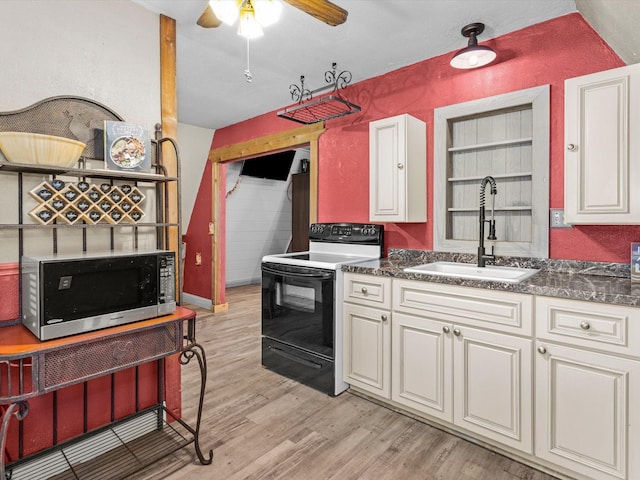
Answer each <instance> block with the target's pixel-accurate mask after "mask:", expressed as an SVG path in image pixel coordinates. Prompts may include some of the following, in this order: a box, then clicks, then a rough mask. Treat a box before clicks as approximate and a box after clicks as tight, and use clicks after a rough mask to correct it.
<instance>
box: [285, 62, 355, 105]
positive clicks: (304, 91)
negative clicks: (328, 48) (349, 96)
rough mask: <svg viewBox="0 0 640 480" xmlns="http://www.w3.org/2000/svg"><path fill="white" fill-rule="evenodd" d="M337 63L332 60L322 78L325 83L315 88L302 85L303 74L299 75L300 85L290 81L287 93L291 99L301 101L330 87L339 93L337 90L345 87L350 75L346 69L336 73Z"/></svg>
mask: <svg viewBox="0 0 640 480" xmlns="http://www.w3.org/2000/svg"><path fill="white" fill-rule="evenodd" d="M337 68H338V64H337V63H335V62H333V63H332V64H331V70H327V71H326V72H324V80H325V83H326V84H327V85H325V86H324V87H320V88H317V89H315V90H309V89H308V88H305V86H304V75H301V76H300V85H297V84H295V83H292V84H291V85H289V93H290V94H291V99H292V100H293V101H294V102H298V103H302V102H304V101H307V100H311V99H312V98H313V95H314V94H316V93H320V92H325V91H328V90H330V89H332V90H333V91H334V92H337V93H338V95H339V90H341V89H343V88H346V87H347V85H349V84H350V83H351V79H352V75H351V72H350V71H348V70H342V71H341V72H339V73H338V70H337Z"/></svg>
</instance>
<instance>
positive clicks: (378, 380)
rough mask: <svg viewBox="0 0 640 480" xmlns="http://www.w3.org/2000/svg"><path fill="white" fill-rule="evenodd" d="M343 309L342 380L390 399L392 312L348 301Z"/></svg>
mask: <svg viewBox="0 0 640 480" xmlns="http://www.w3.org/2000/svg"><path fill="white" fill-rule="evenodd" d="M343 311H344V318H343V322H344V325H343V327H344V372H343V373H344V380H345V382H347V383H349V384H351V385H354V386H357V387H360V388H362V389H364V390H366V391H369V392H372V393H375V394H376V395H380V396H382V397H385V398H390V394H391V378H390V376H391V358H390V354H391V326H390V319H389V317H390V316H391V314H390V313H389V311H385V310H378V309H374V308H369V307H363V306H360V305H352V304H349V303H345V304H344V308H343Z"/></svg>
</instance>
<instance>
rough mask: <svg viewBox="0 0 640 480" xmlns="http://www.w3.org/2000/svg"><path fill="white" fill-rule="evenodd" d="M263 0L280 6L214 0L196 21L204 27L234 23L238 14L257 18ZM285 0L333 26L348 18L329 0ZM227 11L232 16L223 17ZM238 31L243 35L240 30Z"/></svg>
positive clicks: (248, 0)
mask: <svg viewBox="0 0 640 480" xmlns="http://www.w3.org/2000/svg"><path fill="white" fill-rule="evenodd" d="M261 2H262V3H263V4H267V7H276V8H280V4H279V3H277V0H269V1H267V2H265V0H212V1H210V2H209V3H207V7H206V8H205V9H204V11H203V12H202V14H201V15H200V18H198V21H197V22H196V23H197V24H198V25H200V26H201V27H204V28H215V27H218V26H220V24H222V23H223V22H224V23H228V24H232V23H233V22H234V21H235V19H236V18H237V17H238V15H239V16H240V18H241V21H242V19H243V18H245V19H247V18H249V19H254V20H255V16H256V14H257V12H258V10H259V3H261ZM284 2H285V3H288V4H289V5H291V6H292V7H295V8H297V9H299V10H302V11H303V12H305V13H308V14H309V15H311V16H312V17H315V18H317V19H318V20H320V21H322V22H324V23H326V24H328V25H331V26H336V25H340V24H342V23H344V22H345V21H346V20H347V15H348V12H347V11H346V10H344V9H343V8H341V7H339V6H338V5H336V4H334V3H331V2H330V1H329V0H284ZM225 7H226V8H225ZM214 8H215V10H216V12H214ZM226 12H230V13H231V16H230V17H226V18H223V17H225V13H226ZM278 13H279V12H278ZM238 33H239V34H240V35H243V33H241V31H240V30H239V31H238ZM260 34H261V33H260ZM243 36H247V35H243Z"/></svg>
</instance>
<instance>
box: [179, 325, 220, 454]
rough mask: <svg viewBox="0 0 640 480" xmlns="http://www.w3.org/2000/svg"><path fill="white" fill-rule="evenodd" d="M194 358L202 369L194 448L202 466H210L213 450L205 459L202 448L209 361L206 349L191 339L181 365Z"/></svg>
mask: <svg viewBox="0 0 640 480" xmlns="http://www.w3.org/2000/svg"><path fill="white" fill-rule="evenodd" d="M193 358H196V359H197V360H198V366H199V367H200V399H199V401H198V415H197V419H196V426H195V429H191V430H192V433H193V437H194V447H195V451H196V455H197V456H198V460H200V463H201V464H202V465H209V464H211V462H212V460H213V450H209V458H205V456H204V455H203V453H202V449H201V448H200V421H201V420H202V406H203V403H204V392H205V389H206V386H207V359H206V356H205V353H204V348H202V346H201V345H200V344H198V343H196V342H195V341H193V340H192V339H191V338H190V339H189V342H188V343H187V345H186V346H185V347H184V348H183V350H182V352H181V353H180V358H179V360H180V365H187V364H189V362H191V360H192V359H193Z"/></svg>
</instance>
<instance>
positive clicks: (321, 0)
mask: <svg viewBox="0 0 640 480" xmlns="http://www.w3.org/2000/svg"><path fill="white" fill-rule="evenodd" d="M284 1H285V2H286V3H288V4H289V5H291V6H292V7H296V8H297V9H300V10H302V11H303V12H305V13H308V14H309V15H311V16H312V17H315V18H317V19H318V20H320V21H322V22H324V23H326V24H328V25H332V26H334V27H335V26H336V25H340V24H342V23H344V22H345V21H346V20H347V15H349V12H347V11H346V10H345V9H343V8H341V7H339V6H338V5H336V4H334V3H331V2H330V1H329V0H284Z"/></svg>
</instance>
